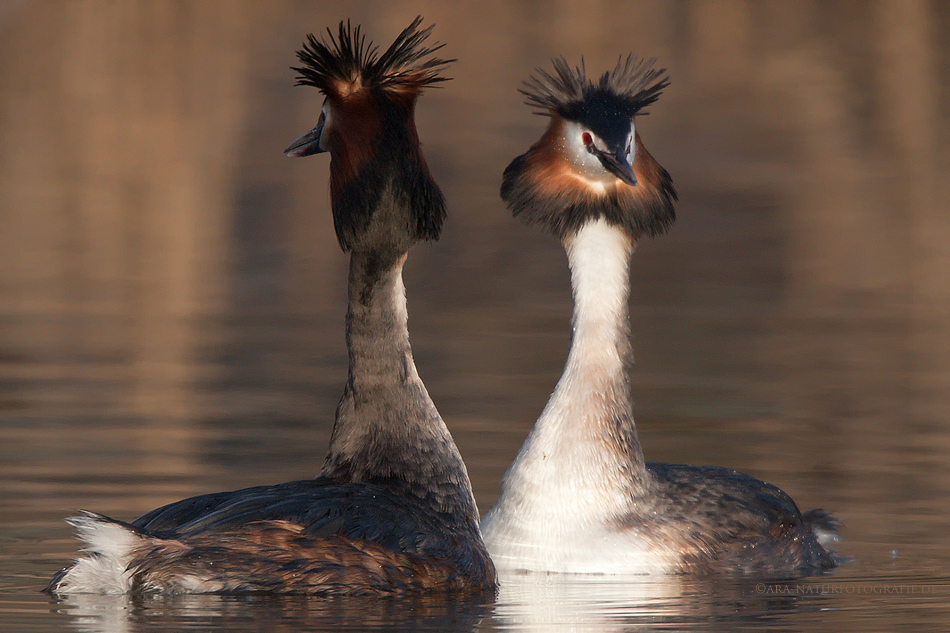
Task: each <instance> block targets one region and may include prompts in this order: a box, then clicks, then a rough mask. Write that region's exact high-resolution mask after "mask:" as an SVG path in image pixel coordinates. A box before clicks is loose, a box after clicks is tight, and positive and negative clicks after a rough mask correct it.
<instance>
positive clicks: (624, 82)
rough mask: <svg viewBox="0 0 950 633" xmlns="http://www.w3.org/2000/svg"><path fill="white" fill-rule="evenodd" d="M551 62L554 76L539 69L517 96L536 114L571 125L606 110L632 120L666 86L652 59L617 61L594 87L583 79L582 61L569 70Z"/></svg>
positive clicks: (563, 64) (561, 62)
mask: <svg viewBox="0 0 950 633" xmlns="http://www.w3.org/2000/svg"><path fill="white" fill-rule="evenodd" d="M552 61H553V64H554V72H553V73H550V72H548V71H546V70H543V69H541V68H539V69H537V70H536V71H535V73H536V74H535V76H533V77H531V79H529V80H528V81H526V82H525V84H524V88H523V89H522V90H520V92H521V93H522V94H523V95H525V96H526V97H527V99H526V100H525V103H527V104H528V105H530V106H534V107H537V108H541V112H539V113H538V114H543V115H550V114H551V113H556V114H557V115H559V116H561V117H563V118H565V119H568V120H572V121H577V120H583V119H584V118H585V116H586V115H588V114H589V113H590V112H591V111H592V110H595V109H601V110H607V111H609V112H611V113H613V114H622V115H624V116H626V117H627V118H632V117H633V116H634V115H636V114H641V115H642V114H646V112H643V108H645V107H646V106H648V105H650V104H651V103H653V102H654V101H656V100H657V99H658V98H659V96H660V93H661V92H662V91H663V89H664V88H666V87H667V86H668V85H670V82H669V79H668V78H667V77H666V75H665V72H666V69H664V68H661V69H659V70H657V69H655V68H654V67H653V65H654V64H655V63H656V60H655V59H646V60H641V59H637V58H635V57H634V56H633V55H628V56H627V57H626V59H624V58H622V57H621V58H620V59H619V60H617V66H616V67H615V68H614V70H613V71H612V72H605V73H604V74H603V75H601V77H600V79H599V80H598V81H597V83H594V82H593V81H591V80H589V79H588V78H587V72H586V69H585V67H584V60H583V59H581V65H580V67H575V68H574V69H571V67H570V66H569V65H568V63H567V60H565V59H564V58H563V57H558V58H555V59H554V60H552Z"/></svg>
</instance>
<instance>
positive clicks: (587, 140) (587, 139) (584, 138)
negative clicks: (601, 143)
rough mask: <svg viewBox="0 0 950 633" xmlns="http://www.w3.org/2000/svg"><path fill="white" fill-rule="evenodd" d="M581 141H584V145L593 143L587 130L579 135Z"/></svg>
mask: <svg viewBox="0 0 950 633" xmlns="http://www.w3.org/2000/svg"><path fill="white" fill-rule="evenodd" d="M581 141H582V142H583V143H584V145H593V144H594V138H593V137H592V136H591V135H590V133H589V132H584V134H583V135H582V136H581Z"/></svg>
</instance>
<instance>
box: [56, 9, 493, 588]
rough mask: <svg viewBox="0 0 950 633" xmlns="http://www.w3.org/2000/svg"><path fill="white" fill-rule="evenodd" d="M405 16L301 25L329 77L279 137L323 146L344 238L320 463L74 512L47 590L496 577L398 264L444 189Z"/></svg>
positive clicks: (428, 222)
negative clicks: (420, 114)
mask: <svg viewBox="0 0 950 633" xmlns="http://www.w3.org/2000/svg"><path fill="white" fill-rule="evenodd" d="M420 22H421V18H417V19H416V20H415V21H414V22H413V23H412V24H411V25H410V26H409V27H408V28H406V29H405V30H404V31H403V32H402V33H401V34H400V35H399V36H398V37H397V38H396V40H395V42H394V43H393V44H392V46H390V47H389V48H388V49H387V50H386V51H385V52H384V53H382V54H381V55H380V54H378V53H377V49H376V48H375V47H373V45H372V43H369V44H367V43H366V41H365V38H364V37H363V36H362V35H361V34H360V29H359V27H357V28H356V29H355V30H351V28H350V26H349V24H347V25H345V26H344V25H343V24H342V23H341V24H340V29H339V35H338V36H337V37H336V38H334V36H333V34H332V33H330V32H329V30H328V34H329V40H328V41H324V42H320V41H318V40H316V39H315V38H314V37H313V36H312V35H311V36H309V38H308V42H307V43H306V44H305V45H304V47H303V50H301V51H300V53H299V57H300V60H301V62H302V63H303V66H302V67H301V68H298V69H296V70H298V71H299V73H300V80H299V82H298V83H299V84H305V85H310V86H315V87H316V88H318V89H319V90H320V91H321V92H323V93H324V95H326V101H325V103H324V105H323V111H322V114H321V116H320V121H319V123H318V125H317V127H315V128H314V129H313V130H311V131H310V132H308V133H307V134H305V135H304V136H302V137H300V138H299V139H297V140H296V141H295V142H294V143H293V144H292V145H291V146H290V148H288V150H287V154H288V155H290V156H307V155H310V154H314V153H318V152H323V151H328V152H329V153H330V155H331V163H330V180H331V200H332V207H333V218H334V225H335V228H336V231H337V235H338V237H339V240H340V244H341V245H342V247H343V249H344V250H346V251H349V252H350V253H351V256H350V272H349V308H348V312H347V316H346V341H347V347H348V351H349V378H348V380H347V383H346V387H345V388H344V393H343V398H342V400H341V402H340V405H339V407H338V409H337V416H336V422H335V424H334V427H333V434H332V438H331V441H330V449H329V454H328V455H327V458H326V462H325V464H324V467H323V470H322V472H321V474H320V476H319V477H318V478H316V479H313V480H307V481H294V482H289V483H284V484H278V485H273V486H261V487H256V488H247V489H244V490H237V491H233V492H222V493H216V494H208V495H203V496H199V497H194V498H191V499H185V500H183V501H179V502H177V503H172V504H170V505H167V506H164V507H162V508H158V509H157V510H153V511H152V512H149V513H148V514H145V515H144V516H141V517H139V518H138V519H136V520H135V521H133V522H132V523H124V522H121V521H116V520H113V519H110V518H108V517H105V516H102V515H99V514H94V513H89V512H85V513H82V514H80V515H78V516H75V517H72V518H71V519H70V520H69V522H70V523H71V524H72V525H74V526H75V527H76V528H77V530H78V533H79V536H80V538H81V539H82V540H83V541H85V544H86V547H85V549H84V551H85V555H84V556H83V557H82V558H80V559H79V560H77V561H76V562H75V563H74V564H73V565H72V566H71V567H68V568H66V569H64V570H63V571H62V572H60V573H59V574H58V575H57V576H56V577H55V578H54V579H53V580H52V582H51V583H50V585H49V588H48V589H49V591H51V592H53V593H57V594H69V593H89V592H92V593H124V592H130V591H165V592H237V591H270V592H300V593H314V594H353V593H399V592H458V591H467V592H474V591H483V590H489V591H490V590H492V589H493V587H494V586H495V571H494V567H493V566H492V563H491V560H490V558H489V557H488V554H487V552H486V550H485V546H484V543H483V542H482V539H481V537H480V536H479V531H478V510H477V508H476V507H475V499H474V496H473V495H472V488H471V484H470V483H469V478H468V474H467V472H466V470H465V465H464V464H463V463H462V459H461V456H460V455H459V452H458V449H457V448H456V446H455V443H454V442H453V441H452V437H451V435H450V434H449V431H448V429H447V428H446V426H445V424H444V423H443V421H442V418H441V417H440V416H439V413H438V411H437V410H436V408H435V405H434V404H433V403H432V401H431V400H430V398H429V395H428V393H427V392H426V388H425V386H424V385H423V384H422V381H421V380H420V378H419V375H418V374H417V373H416V367H415V364H414V363H413V359H412V353H411V350H410V347H409V334H408V330H407V326H406V318H407V317H406V301H405V288H404V286H403V282H402V267H403V262H404V261H405V259H406V254H407V252H408V250H409V248H410V246H412V244H413V243H415V242H417V241H419V240H432V239H436V238H437V237H438V236H439V233H440V231H441V228H442V221H443V218H444V217H445V207H444V201H443V198H442V193H441V192H440V190H439V188H438V186H437V185H436V183H435V182H434V181H433V180H432V177H431V175H430V174H429V170H428V168H427V166H426V162H425V159H424V158H423V156H422V150H421V147H420V144H419V139H418V137H417V134H416V127H415V122H414V108H415V102H416V98H417V97H418V95H419V93H420V91H421V90H422V89H423V88H424V87H425V86H428V85H430V84H433V83H436V82H439V81H443V80H444V78H443V77H440V76H439V71H440V70H441V68H442V67H443V66H444V65H445V64H447V63H448V62H449V61H451V60H443V59H439V58H435V57H431V56H430V55H431V53H433V52H434V51H436V50H438V49H439V48H441V46H440V45H435V46H432V47H426V46H424V45H423V42H424V41H425V40H426V38H427V37H428V35H429V33H430V31H431V30H432V27H429V28H427V29H423V30H419V24H420Z"/></svg>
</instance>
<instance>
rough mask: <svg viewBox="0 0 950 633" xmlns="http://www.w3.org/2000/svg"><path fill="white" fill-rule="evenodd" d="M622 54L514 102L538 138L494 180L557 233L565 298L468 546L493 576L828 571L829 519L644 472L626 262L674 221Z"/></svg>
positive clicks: (557, 67)
mask: <svg viewBox="0 0 950 633" xmlns="http://www.w3.org/2000/svg"><path fill="white" fill-rule="evenodd" d="M652 66H653V65H652V62H642V61H637V60H635V59H634V58H633V57H632V56H628V57H627V58H626V59H625V60H624V59H621V60H620V62H618V65H617V67H616V68H615V69H614V70H613V72H610V73H605V74H604V75H603V76H602V77H601V78H600V79H599V81H597V82H596V83H594V82H592V81H590V80H588V79H587V77H586V73H585V71H584V68H583V64H582V66H581V68H577V69H574V70H572V69H571V68H570V67H569V66H568V64H567V62H566V61H565V60H563V59H556V60H554V73H553V74H552V73H548V72H545V71H539V73H538V75H536V77H535V78H533V79H532V80H531V81H530V82H528V83H527V84H526V89H525V90H523V91H522V92H523V93H524V94H525V95H526V96H527V103H528V104H529V105H531V106H534V107H536V108H540V109H541V110H542V112H541V114H545V115H547V116H549V117H550V119H551V120H550V123H549V125H548V128H547V131H545V133H544V135H543V136H542V137H541V139H540V140H539V141H538V142H537V143H536V144H535V145H534V146H532V147H531V148H530V149H529V150H528V152H527V153H525V154H524V155H522V156H519V157H518V158H516V159H515V160H514V161H513V162H512V163H511V164H510V165H509V166H508V168H507V169H506V170H505V174H504V180H503V184H502V187H501V195H502V198H503V199H504V200H505V202H506V204H507V205H508V208H509V209H510V210H511V211H512V212H513V213H514V215H515V216H518V217H520V218H522V219H523V220H525V221H527V222H528V223H530V224H539V225H541V226H542V227H544V228H546V229H548V230H550V231H551V232H553V233H554V234H555V235H557V236H558V237H559V238H560V239H561V241H562V243H563V245H564V247H565V249H566V251H567V255H568V260H569V264H570V269H571V281H572V286H573V292H574V301H575V307H574V318H573V328H574V329H573V336H572V339H571V349H570V353H569V356H568V359H567V364H566V367H565V369H564V373H563V375H562V376H561V379H560V381H559V382H558V384H557V387H556V388H555V390H554V393H553V394H552V395H551V398H550V400H549V401H548V404H547V407H546V408H545V409H544V411H543V412H542V414H541V417H540V418H539V419H538V421H537V423H536V424H535V426H534V428H533V429H532V430H531V433H530V434H529V435H528V438H527V439H526V440H525V442H524V445H523V446H522V447H521V450H520V452H519V453H518V456H517V458H516V459H515V461H514V463H513V464H512V465H511V467H510V468H509V470H508V472H507V473H506V474H505V479H504V483H503V485H502V492H501V496H500V498H499V499H498V502H497V503H496V505H495V507H494V508H492V509H491V511H490V512H489V513H488V514H487V515H486V517H485V518H484V519H483V521H482V534H483V537H484V539H485V543H486V545H487V546H488V550H489V552H491V555H492V559H493V560H494V562H495V565H496V566H497V567H498V568H499V569H500V570H501V569H509V570H511V569H523V570H534V571H546V572H575V573H611V574H650V573H685V572H715V571H732V572H740V573H753V574H763V575H778V576H790V575H802V574H808V573H813V572H817V571H819V570H823V569H827V568H830V567H833V566H834V565H835V559H834V557H833V556H832V554H831V553H830V552H829V551H828V550H826V549H825V547H824V544H825V543H826V542H827V541H828V540H833V539H834V538H836V527H837V524H836V522H835V521H834V520H833V519H832V518H831V517H829V516H828V515H827V514H825V513H824V512H822V511H820V510H819V511H813V512H809V513H807V514H804V515H802V514H801V513H800V512H799V510H798V508H797V507H796V505H795V503H794V502H793V501H792V499H791V498H790V497H789V496H788V495H787V494H785V493H784V492H782V491H781V490H779V489H778V488H776V487H775V486H772V485H770V484H767V483H765V482H762V481H759V480H757V479H754V478H753V477H750V476H748V475H744V474H742V473H739V472H736V471H734V470H727V469H723V468H714V467H708V466H707V467H693V466H680V465H671V464H648V463H645V460H644V458H643V451H642V450H641V447H640V442H639V439H638V438H637V432H636V428H635V426H634V422H633V413H632V399H631V393H630V385H629V382H628V376H627V369H628V366H629V364H630V362H631V361H632V351H631V346H630V340H629V323H628V321H629V319H628V303H627V302H628V294H629V292H628V290H629V264H630V258H631V255H632V253H633V251H634V248H635V246H636V242H637V240H638V239H639V238H640V237H641V236H642V235H644V234H646V235H651V236H655V235H658V234H660V233H662V232H664V231H665V230H666V229H667V228H669V227H670V226H671V225H672V223H673V220H674V217H675V216H674V211H673V203H674V201H675V200H676V193H675V190H674V189H673V184H672V180H671V178H670V175H669V173H667V171H666V170H665V169H663V168H662V167H661V166H660V165H659V164H658V163H657V162H656V160H654V159H653V157H652V156H651V155H650V154H649V153H648V152H647V150H646V149H645V148H644V146H643V143H642V142H641V140H640V136H639V134H638V133H637V131H636V128H635V125H634V118H635V116H636V115H638V114H643V112H642V109H643V108H644V107H646V106H648V105H649V104H651V103H653V102H654V101H656V99H657V98H658V97H659V95H660V92H661V91H662V90H663V88H665V87H666V86H667V85H668V81H667V79H666V78H665V76H664V74H663V71H662V70H655V69H653V67H652Z"/></svg>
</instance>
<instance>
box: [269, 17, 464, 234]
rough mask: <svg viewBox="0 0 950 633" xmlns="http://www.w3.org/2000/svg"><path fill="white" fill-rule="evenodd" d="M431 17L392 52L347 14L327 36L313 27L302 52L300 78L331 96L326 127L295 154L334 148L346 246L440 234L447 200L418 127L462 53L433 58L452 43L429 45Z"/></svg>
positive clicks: (322, 122)
mask: <svg viewBox="0 0 950 633" xmlns="http://www.w3.org/2000/svg"><path fill="white" fill-rule="evenodd" d="M421 22H422V18H421V17H417V18H416V19H415V20H413V22H412V24H410V25H409V26H408V27H406V29H405V30H403V31H402V33H400V34H399V35H398V36H397V37H396V39H395V41H394V42H393V43H392V45H391V46H390V47H389V48H388V49H386V51H385V52H383V53H382V54H379V51H378V48H377V47H376V46H375V45H374V44H373V43H372V42H367V41H366V37H365V36H364V35H363V34H362V33H361V32H360V27H359V26H357V27H356V28H355V29H354V28H351V27H350V24H349V22H347V23H346V24H344V23H342V22H341V23H340V26H339V32H338V34H337V36H336V37H334V35H333V33H332V32H331V31H330V30H329V29H327V37H326V38H325V39H324V40H323V41H319V40H317V39H316V37H314V36H313V35H312V34H311V35H308V36H307V41H306V42H305V43H304V45H303V48H302V49H301V50H300V51H298V53H297V56H298V58H299V59H300V61H301V63H302V64H303V65H302V66H301V67H295V68H294V70H296V71H297V72H298V73H299V74H300V76H299V79H298V80H297V85H303V86H313V87H315V88H317V89H318V90H320V92H322V93H323V94H324V95H325V97H326V98H325V100H324V103H323V108H322V110H321V112H320V118H319V120H318V121H317V125H316V127H314V128H313V129H312V130H310V131H309V132H307V133H306V134H304V135H303V136H301V137H300V138H298V139H296V140H295V141H294V142H293V143H291V145H290V147H288V148H287V149H286V150H285V154H286V155H287V156H310V155H311V154H318V153H321V152H329V153H330V156H331V162H330V197H331V203H332V207H333V221H334V227H335V228H336V233H337V237H338V238H339V241H340V245H341V246H342V247H343V249H344V250H348V251H361V250H371V249H380V248H387V247H392V248H393V249H395V250H398V251H405V250H408V248H409V246H410V245H411V244H412V243H414V242H415V241H418V240H420V239H422V240H433V239H438V237H439V233H440V232H441V229H442V221H443V220H444V219H445V201H444V199H443V197H442V192H441V191H440V190H439V187H438V185H436V184H435V181H434V180H433V179H432V176H431V174H430V173H429V168H428V166H427V165H426V162H425V158H424V157H423V155H422V147H421V145H420V143H419V137H418V134H417V133H416V124H415V118H414V114H415V105H416V99H417V98H418V96H419V94H420V93H421V92H422V89H423V88H425V87H426V86H430V85H432V84H436V83H439V82H442V81H446V80H447V79H448V78H446V77H443V76H441V75H440V74H439V73H440V71H441V70H442V69H443V67H444V66H445V65H446V64H448V63H450V62H452V61H454V60H447V59H441V58H438V57H431V55H432V53H434V52H435V51H437V50H439V49H440V48H442V47H443V46H444V45H443V44H438V43H436V44H434V45H432V46H425V45H424V42H425V41H426V39H428V37H429V34H430V33H431V31H432V28H433V27H432V26H430V27H428V28H425V29H422V30H419V25H420V24H421Z"/></svg>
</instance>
